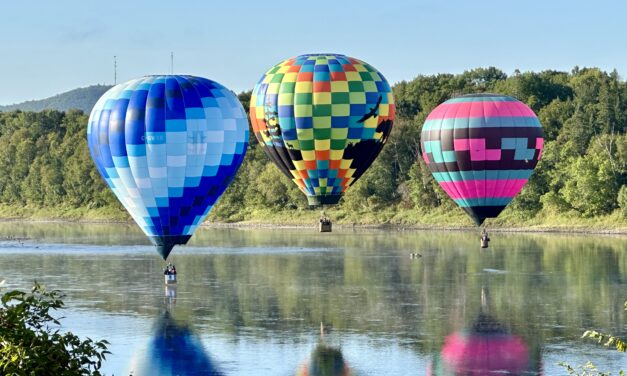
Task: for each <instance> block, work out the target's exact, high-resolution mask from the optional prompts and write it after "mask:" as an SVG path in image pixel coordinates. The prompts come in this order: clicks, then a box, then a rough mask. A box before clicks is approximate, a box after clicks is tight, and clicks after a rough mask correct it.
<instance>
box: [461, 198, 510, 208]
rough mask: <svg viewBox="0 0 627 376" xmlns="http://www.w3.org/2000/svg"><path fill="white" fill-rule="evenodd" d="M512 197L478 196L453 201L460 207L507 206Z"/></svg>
mask: <svg viewBox="0 0 627 376" xmlns="http://www.w3.org/2000/svg"><path fill="white" fill-rule="evenodd" d="M512 199H513V197H479V198H460V199H455V200H453V201H455V203H456V204H457V205H459V206H460V207H462V208H468V207H473V206H507V204H509V203H510V202H511V201H512Z"/></svg>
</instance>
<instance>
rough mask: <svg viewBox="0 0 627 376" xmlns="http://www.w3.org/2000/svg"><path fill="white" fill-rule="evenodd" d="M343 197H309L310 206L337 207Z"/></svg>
mask: <svg viewBox="0 0 627 376" xmlns="http://www.w3.org/2000/svg"><path fill="white" fill-rule="evenodd" d="M341 198H342V195H341V194H339V195H324V196H307V201H308V202H309V206H311V207H317V206H320V205H335V204H337V203H338V202H340V199H341Z"/></svg>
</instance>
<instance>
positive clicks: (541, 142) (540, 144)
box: [536, 137, 544, 160]
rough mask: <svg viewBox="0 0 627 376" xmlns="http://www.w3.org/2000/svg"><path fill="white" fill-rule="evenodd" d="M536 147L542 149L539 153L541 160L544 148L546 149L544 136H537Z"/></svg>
mask: <svg viewBox="0 0 627 376" xmlns="http://www.w3.org/2000/svg"><path fill="white" fill-rule="evenodd" d="M536 149H538V150H540V152H539V153H538V160H540V158H542V150H543V149H544V138H542V137H537V138H536Z"/></svg>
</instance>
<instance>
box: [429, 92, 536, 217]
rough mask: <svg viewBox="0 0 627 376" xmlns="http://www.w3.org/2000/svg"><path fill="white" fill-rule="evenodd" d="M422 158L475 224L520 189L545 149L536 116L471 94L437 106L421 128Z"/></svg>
mask: <svg viewBox="0 0 627 376" xmlns="http://www.w3.org/2000/svg"><path fill="white" fill-rule="evenodd" d="M421 146H422V158H423V159H424V161H425V163H427V166H429V169H430V170H431V173H432V174H433V177H434V178H435V180H436V181H437V182H438V184H439V185H440V186H441V187H442V189H444V191H445V192H446V193H447V194H448V195H449V196H450V197H451V198H452V199H453V200H454V201H455V203H456V204H457V205H459V206H460V207H461V208H463V209H464V210H465V211H466V212H467V213H468V214H469V215H470V216H471V217H472V219H473V220H474V221H475V223H476V224H477V225H478V226H480V225H481V224H482V223H483V221H484V220H485V219H486V218H495V217H497V216H498V215H499V214H500V213H501V211H503V209H505V207H506V206H507V205H508V204H509V203H510V202H511V201H512V199H513V198H514V197H515V196H516V195H517V194H518V193H519V192H520V191H521V190H522V188H523V186H524V185H525V184H526V183H527V180H528V179H529V177H530V176H531V174H532V173H533V169H534V168H535V167H536V164H537V163H538V160H539V159H540V156H541V155H542V148H543V146H544V132H543V131H542V126H541V125H540V121H539V120H538V118H537V116H536V114H535V113H534V112H533V111H532V110H531V109H530V108H529V107H528V106H527V105H525V104H524V103H522V102H520V101H519V100H517V99H515V98H512V97H508V96H504V95H498V94H470V95H464V96H460V97H457V98H453V99H449V100H448V101H446V102H444V103H442V104H441V105H439V106H438V107H436V108H435V109H434V110H433V111H432V112H431V113H430V114H429V116H428V117H427V120H426V121H425V123H424V125H423V126H422V134H421Z"/></svg>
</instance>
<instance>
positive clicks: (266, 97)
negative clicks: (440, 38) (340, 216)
mask: <svg viewBox="0 0 627 376" xmlns="http://www.w3.org/2000/svg"><path fill="white" fill-rule="evenodd" d="M394 114H395V106H394V98H393V96H392V91H391V89H390V86H389V84H388V82H387V81H386V80H385V78H384V77H383V75H382V74H381V73H379V72H378V71H377V70H376V69H374V68H373V67H372V66H370V65H368V64H367V63H365V62H363V61H360V60H357V59H354V58H352V57H348V56H344V55H338V54H312V55H301V56H297V57H294V58H291V59H287V60H285V61H283V62H281V63H279V64H277V65H275V66H274V67H272V68H270V70H268V71H267V72H266V74H264V75H263V76H262V77H261V79H260V80H259V83H257V85H256V86H255V88H254V89H253V93H252V97H251V100H250V119H251V123H252V127H253V131H254V132H255V136H256V137H257V140H258V141H259V143H260V144H261V145H262V147H263V149H264V151H265V152H266V154H267V155H268V156H269V157H270V159H272V161H273V162H274V163H275V164H276V165H277V166H278V167H279V169H280V170H281V172H283V174H285V175H286V176H287V177H288V178H290V179H292V180H293V181H294V182H295V183H296V184H297V185H298V187H299V188H300V190H301V191H303V192H304V193H305V194H306V195H307V198H308V200H309V204H310V205H320V204H336V203H337V202H338V201H339V199H340V197H341V195H342V193H343V192H344V191H345V190H346V189H347V188H348V187H349V186H350V185H352V184H353V183H355V181H356V180H357V179H359V177H360V176H361V175H362V174H363V173H364V172H365V171H366V169H367V168H368V167H369V166H370V164H371V163H372V162H373V161H374V159H375V158H376V157H377V155H378V154H379V152H380V151H381V149H382V148H383V144H384V143H385V141H386V140H387V138H388V135H389V134H390V131H391V129H392V123H393V121H394Z"/></svg>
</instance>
